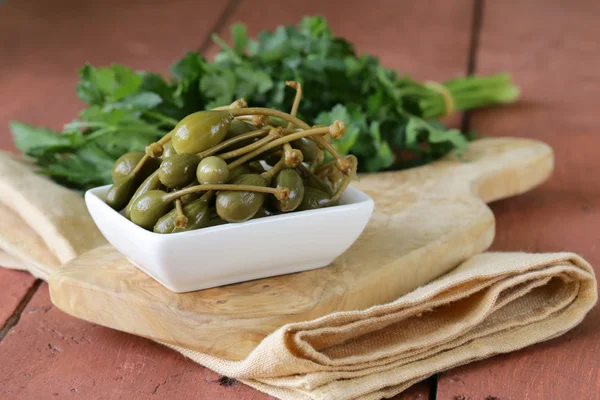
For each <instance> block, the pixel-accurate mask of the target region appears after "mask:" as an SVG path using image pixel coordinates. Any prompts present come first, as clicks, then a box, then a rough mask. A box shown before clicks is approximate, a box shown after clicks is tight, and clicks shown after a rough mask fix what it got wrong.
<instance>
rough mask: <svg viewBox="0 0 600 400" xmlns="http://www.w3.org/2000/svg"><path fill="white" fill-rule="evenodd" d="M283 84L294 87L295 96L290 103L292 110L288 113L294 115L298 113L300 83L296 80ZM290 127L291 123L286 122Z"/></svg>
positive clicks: (300, 96)
mask: <svg viewBox="0 0 600 400" xmlns="http://www.w3.org/2000/svg"><path fill="white" fill-rule="evenodd" d="M285 84H286V85H287V86H289V87H291V88H294V89H296V97H294V103H293V104H292V111H290V115H291V116H292V117H295V116H296V114H298V107H300V100H301V99H302V85H300V83H298V82H296V81H287V82H285ZM291 127H292V123H291V122H290V123H289V124H288V128H291Z"/></svg>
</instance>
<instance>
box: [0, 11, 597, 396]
mask: <svg viewBox="0 0 600 400" xmlns="http://www.w3.org/2000/svg"><path fill="white" fill-rule="evenodd" d="M232 3H233V6H231V7H230V12H229V13H228V15H225V16H224V18H223V20H224V23H223V24H222V25H219V27H220V29H219V32H221V33H223V34H224V33H225V32H227V31H228V25H229V24H230V23H231V22H235V21H244V22H246V23H248V24H249V26H250V31H251V32H256V31H258V30H260V29H266V28H272V27H274V26H276V25H277V24H278V23H280V22H285V23H288V22H295V21H296V20H297V19H298V18H299V17H300V15H299V14H296V13H307V14H309V13H315V12H319V13H322V14H324V15H325V16H326V17H328V18H329V20H330V22H331V23H332V25H333V27H334V29H335V30H336V31H337V32H339V33H341V34H344V35H346V36H347V37H348V38H349V39H350V40H352V41H353V42H355V43H356V44H357V49H358V50H359V51H369V52H372V53H374V54H377V55H379V56H380V57H381V58H382V61H383V62H384V63H385V64H386V65H388V66H390V67H395V68H401V69H402V70H405V71H406V72H409V73H411V74H414V75H415V76H417V77H418V78H421V79H444V78H447V77H451V76H454V75H457V74H462V73H464V71H465V69H466V66H467V63H468V54H467V52H468V48H469V37H470V30H471V26H470V19H471V12H472V8H473V1H471V0H469V1H467V0H465V1H455V2H446V1H441V0H431V1H420V2H408V1H402V2H398V1H368V2H366V1H357V0H355V1H351V2H345V4H344V6H343V7H340V6H339V5H337V4H331V3H325V2H323V1H314V0H311V1H308V2H307V1H303V2H294V3H293V4H291V3H286V6H285V7H282V6H281V2H274V1H272V2H269V3H267V2H265V1H264V0H260V1H259V0H245V1H237V0H235V1H231V2H229V4H232ZM332 3H333V2H332ZM485 3H486V4H485V7H484V11H485V19H484V22H483V26H482V33H481V38H480V39H481V42H480V47H479V54H478V57H477V62H478V64H477V72H482V73H484V72H497V71H501V70H506V71H511V72H512V73H513V75H514V76H515V77H516V78H517V80H518V82H519V84H521V85H522V86H523V89H524V99H523V101H522V102H521V104H520V105H519V106H516V107H509V108H502V109H492V110H489V111H485V112H476V113H474V115H473V121H472V122H473V127H474V128H476V129H477V130H478V131H479V132H480V133H483V134H491V135H495V136H505V135H507V134H516V133H518V135H520V136H529V137H532V138H537V139H541V140H543V141H546V142H548V143H550V144H551V145H552V146H553V147H554V149H555V151H556V155H557V157H556V170H555V172H554V175H553V179H551V180H550V182H548V183H547V184H545V185H544V186H542V187H541V188H539V189H537V190H536V191H534V192H532V193H530V194H525V195H523V196H520V197H518V198H515V199H511V200H505V201H500V202H497V203H496V204H493V205H492V209H493V211H494V212H495V214H496V219H497V236H496V241H495V245H494V247H493V248H495V249H497V250H511V251H513V250H528V251H552V250H563V249H566V250H573V251H577V252H579V253H580V254H582V255H583V256H584V257H585V258H586V259H588V260H589V261H590V262H591V263H592V264H593V265H595V266H597V265H599V262H600V254H599V251H600V250H599V247H598V244H597V239H596V238H597V236H598V226H600V225H599V223H600V213H599V212H598V210H599V209H600V207H599V206H600V204H599V203H598V199H599V198H600V196H598V189H599V186H598V183H597V182H598V180H597V177H596V173H595V171H596V170H597V169H598V168H599V167H600V161H599V160H598V157H597V156H596V148H597V147H598V146H596V144H598V135H597V132H598V128H599V125H600V123H599V122H598V117H597V109H598V105H599V104H598V99H600V95H599V92H600V90H599V88H598V83H599V81H598V79H597V78H596V75H597V71H598V70H600V68H599V67H600V65H599V61H598V56H597V53H598V52H597V49H598V47H597V40H596V39H595V38H597V37H598V35H599V34H600V33H598V29H597V23H595V22H596V20H597V19H598V16H599V15H600V10H598V3H597V2H595V1H592V0H581V1H578V2H569V1H566V0H563V1H555V2H550V3H549V2H542V1H540V0H528V1H525V2H519V1H513V0H511V1H505V2H491V1H487V2H485ZM254 4H259V5H260V4H271V5H272V4H277V6H270V7H268V6H267V7H263V8H260V9H259V8H255V6H254ZM227 5H228V3H227V2H225V1H224V2H214V1H213V2H208V1H183V0H181V1H165V0H162V1H154V2H145V1H140V0H137V1H133V0H127V1H119V2H117V1H115V0H110V1H103V2H85V3H82V2H78V1H75V0H69V1H67V0H62V1H53V2H45V1H42V0H22V1H12V0H8V1H7V2H3V3H2V4H0V49H2V52H1V54H0V127H2V129H1V130H0V147H2V148H4V149H14V147H13V146H12V143H11V142H10V138H9V135H8V131H7V130H6V129H5V128H6V126H7V123H8V121H9V120H22V121H27V122H30V123H33V124H45V125H49V126H52V127H54V128H59V127H60V126H61V125H62V124H63V123H65V122H67V121H69V120H71V119H72V117H73V116H74V115H75V113H76V112H77V111H78V110H79V109H80V107H81V103H80V102H79V101H78V100H77V99H76V96H75V91H74V85H75V83H76V81H77V76H76V73H75V71H76V69H77V68H79V67H81V65H82V63H83V62H85V61H88V60H89V61H92V62H94V63H100V64H107V63H110V62H113V61H116V62H122V63H127V64H128V65H132V66H135V67H143V68H148V69H157V70H164V69H166V68H167V67H168V65H169V64H170V63H171V61H172V59H174V58H177V57H179V56H180V55H181V53H182V52H183V51H185V50H187V49H189V48H200V47H202V46H203V44H204V43H205V42H206V41H207V35H206V34H207V33H208V32H210V30H211V29H213V27H215V26H217V21H218V20H219V17H220V15H219V13H220V12H221V11H222V10H223V9H224V8H225V7H226V6H227ZM236 5H237V8H236V7H235V6H236ZM182 10H183V11H182ZM340 14H341V15H343V16H344V18H339V19H338V18H337V17H336V16H337V15H340ZM181 15H186V16H189V15H194V18H195V20H196V22H197V23H196V24H193V25H191V27H190V26H188V25H186V29H185V30H184V31H183V33H182V29H181V25H180V18H181ZM249 15H252V18H247V17H246V16H249ZM360 18H368V20H369V21H370V23H369V25H366V24H362V23H357V22H356V21H357V20H359V19H360ZM107 20H108V21H109V22H107ZM417 33H418V34H417ZM224 36H226V35H225V34H224ZM211 51H213V52H214V49H211ZM524 128H526V129H524ZM21 280H24V281H25V282H27V283H26V284H25V286H20V289H17V290H13V289H7V290H5V289H6V288H8V287H9V285H7V284H6V282H9V283H10V286H11V287H19V285H21V284H22V282H21V283H19V281H21ZM0 282H1V283H0V285H2V286H1V287H0V305H2V306H4V305H5V304H6V305H7V304H12V305H10V306H8V308H6V309H8V310H9V311H8V314H10V313H12V312H13V311H11V310H14V309H15V308H16V307H17V306H18V303H19V302H21V301H22V300H23V301H25V302H26V301H27V299H23V296H25V294H26V293H27V292H28V290H29V289H28V288H30V287H31V285H32V284H33V282H34V280H33V278H31V277H29V276H27V275H26V274H24V273H19V272H13V271H6V270H2V269H0ZM13 285H16V286H13ZM7 293H13V294H14V295H13V294H11V295H7ZM11 298H12V299H13V300H10V299H11ZM6 299H9V300H6ZM14 299H19V300H18V301H15V300H14ZM33 301H35V302H36V303H35V305H34V303H30V305H29V306H28V307H29V308H27V311H25V313H23V314H22V315H21V319H20V320H19V322H18V324H17V325H16V326H14V327H13V328H12V329H11V330H10V335H9V336H7V337H6V338H5V339H4V340H2V342H0V359H2V360H3V363H1V364H0V398H9V399H10V398H20V399H31V398H34V399H37V398H40V397H42V398H45V397H51V398H52V395H53V394H55V393H60V396H54V398H62V397H67V396H68V395H77V394H78V395H79V396H80V397H82V398H86V399H105V398H112V399H119V398H123V399H135V398H144V399H145V398H148V397H149V396H148V393H150V394H151V393H152V392H153V391H154V389H155V388H157V389H156V392H155V393H154V396H152V397H155V398H207V399H209V398H235V399H263V398H268V396H265V395H263V394H261V393H259V392H256V391H254V390H252V389H249V388H247V387H245V386H244V385H240V384H237V386H235V387H227V386H220V385H218V384H217V383H216V382H215V381H217V380H218V379H219V378H220V377H219V376H217V375H216V374H214V373H212V372H210V371H208V370H206V369H204V368H202V367H199V366H197V365H195V364H192V363H189V362H187V361H185V360H183V359H182V358H181V357H179V356H176V355H175V354H174V353H173V352H169V351H166V350H164V349H163V348H161V347H159V346H156V345H154V344H153V343H152V342H150V341H147V340H145V339H141V338H137V337H134V336H131V335H127V334H123V333H120V332H116V331H113V330H110V329H105V328H102V327H96V328H93V329H94V331H95V332H94V333H95V336H94V341H93V343H94V344H95V346H83V347H81V346H79V345H71V346H68V347H66V348H67V349H68V351H62V352H50V351H49V350H46V349H49V348H48V345H49V344H51V343H52V344H54V342H55V341H56V336H53V335H55V334H54V333H52V330H55V331H58V332H61V333H62V331H61V330H60V329H61V328H63V327H65V326H68V328H69V333H70V334H71V336H73V337H75V338H76V340H77V337H82V336H85V335H87V332H88V331H90V330H91V329H92V325H91V324H89V323H86V322H83V321H80V320H76V319H74V318H71V317H67V316H66V315H65V314H63V313H62V312H60V311H58V310H56V309H51V307H52V306H51V303H50V301H49V298H48V296H47V289H46V286H45V285H42V286H41V287H40V288H39V289H38V291H37V293H36V295H35V297H34V299H33ZM11 302H12V303H11ZM39 307H42V308H39ZM46 308H47V309H48V310H49V311H48V312H47V313H46V314H44V311H43V310H44V309H46ZM36 309H37V310H36ZM3 310H5V309H4V308H3ZM34 310H35V311H34ZM28 311H34V312H28ZM2 312H4V313H5V314H4V315H6V311H2ZM46 315H48V318H46V317H45V316H46ZM14 316H15V315H14V314H13V315H7V317H8V318H11V317H14ZM7 317H4V318H5V319H6V318H7ZM598 318H600V315H599V312H598V310H597V309H596V310H595V311H594V312H593V313H592V314H591V315H590V316H589V317H588V318H587V319H586V321H584V323H583V324H582V325H581V326H580V327H579V328H577V329H575V330H574V331H573V332H571V333H569V334H567V335H566V336H564V337H562V338H558V339H555V340H553V341H550V342H548V343H545V344H541V345H538V346H534V347H533V348H531V349H527V350H524V351H521V352H517V353H514V354H510V355H504V356H499V357H496V358H492V359H490V360H487V361H482V362H479V363H476V364H473V365H470V366H468V367H464V368H458V369H455V370H453V371H451V372H449V373H448V374H445V375H443V376H442V377H441V378H440V385H439V388H438V396H437V397H438V398H439V399H443V400H454V399H455V398H461V397H460V396H464V398H465V399H467V398H469V397H470V398H471V399H472V400H476V399H485V398H486V397H489V398H493V397H494V396H495V397H497V398H502V399H504V400H507V399H521V398H526V399H529V400H538V399H539V400H542V399H547V398H552V399H563V398H566V399H569V398H582V399H584V398H585V399H588V398H589V399H594V398H598V397H594V395H596V394H598V393H600V389H599V387H598V384H599V381H598V378H597V371H598V370H599V364H598V361H597V360H598V359H599V358H598V354H599V346H598V337H600V335H599V334H598V333H599V332H598V327H597V326H598V324H597V321H598ZM12 320H14V318H12ZM1 321H2V319H0V324H2V322H1ZM42 328H43V329H42ZM12 332H15V333H16V334H12ZM86 337H87V336H86ZM78 341H79V340H78ZM7 343H10V346H6V344H7ZM83 349H85V350H83ZM31 360H35V362H34V361H31ZM34 364H35V368H34V367H33V365H34ZM13 365H14V366H15V368H12V366H13ZM19 366H20V367H19ZM13 369H14V370H15V371H20V372H21V373H14V371H13ZM92 370H93V374H87V375H86V374H85V373H84V371H88V372H89V371H92ZM115 371H124V373H121V374H119V372H116V373H114V372H115ZM590 371H591V372H590ZM593 373H595V374H596V375H595V376H596V378H595V381H594V378H593V376H592V375H591V374H593ZM50 375H51V379H50V378H49V376H50ZM5 376H8V377H9V379H3V378H4V377H5ZM106 377H109V378H110V379H109V378H106ZM111 379H112V380H111ZM144 382H150V383H149V384H148V385H146V386H144ZM163 382H164V384H163ZM221 382H222V383H225V384H226V383H227V381H226V380H222V381H221ZM432 382H433V383H434V382H435V380H428V381H427V382H425V383H424V384H423V385H421V386H420V387H416V388H413V391H412V392H410V391H409V392H407V393H405V394H403V395H401V396H399V397H401V398H403V399H428V398H430V397H429V394H431V393H430V392H429V383H432ZM74 384H77V386H74ZM151 384H153V386H150V385H151ZM159 384H160V385H159ZM140 385H141V386H140ZM434 386H435V385H434ZM139 387H142V389H140V390H139V391H138V388H139ZM73 388H75V389H76V391H73V392H71V389H73ZM7 390H10V391H11V393H12V394H13V395H10V396H8V395H6V394H5V392H6V391H7ZM3 391H4V392H3ZM204 394H206V395H204ZM204 396H205V397H204Z"/></svg>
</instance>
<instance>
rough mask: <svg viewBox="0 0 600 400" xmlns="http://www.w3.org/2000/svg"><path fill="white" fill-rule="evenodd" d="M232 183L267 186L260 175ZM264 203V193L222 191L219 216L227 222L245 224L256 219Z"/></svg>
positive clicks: (241, 178) (219, 199)
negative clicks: (251, 219) (253, 218)
mask: <svg viewBox="0 0 600 400" xmlns="http://www.w3.org/2000/svg"><path fill="white" fill-rule="evenodd" d="M232 183H233V184H237V185H253V186H265V187H266V186H267V180H266V179H265V178H263V177H262V176H260V175H258V174H246V175H241V176H238V177H237V178H235V179H234V180H233V181H232ZM264 201H265V194H264V193H258V192H246V191H234V190H225V191H220V192H219V193H218V194H217V202H216V205H217V214H218V215H219V217H221V218H222V219H224V220H225V221H227V222H244V221H247V220H249V219H250V218H252V217H254V215H255V214H256V213H257V212H258V210H259V209H260V207H261V206H262V205H263V203H264Z"/></svg>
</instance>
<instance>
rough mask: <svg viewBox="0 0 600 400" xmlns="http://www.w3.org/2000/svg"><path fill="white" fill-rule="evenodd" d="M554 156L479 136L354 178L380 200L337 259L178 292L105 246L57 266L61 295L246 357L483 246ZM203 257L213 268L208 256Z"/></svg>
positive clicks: (150, 329)
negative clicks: (509, 200) (460, 149)
mask: <svg viewBox="0 0 600 400" xmlns="http://www.w3.org/2000/svg"><path fill="white" fill-rule="evenodd" d="M553 163H554V158H553V151H552V149H551V148H550V147H549V146H548V145H546V144H544V143H541V142H537V141H533V140H528V139H516V138H496V139H482V140H478V141H476V142H473V143H472V144H471V145H470V147H469V150H468V151H467V152H466V153H465V154H464V155H463V158H462V159H459V158H458V157H457V156H456V155H450V156H447V157H445V158H444V159H442V160H440V161H437V162H434V163H432V164H429V165H426V166H423V167H418V168H413V169H409V170H404V171H398V172H385V173H379V174H366V175H361V178H360V181H359V182H357V183H356V184H355V186H356V187H358V188H359V189H361V190H363V191H365V192H366V193H367V194H368V195H369V196H371V197H372V198H373V199H374V201H375V210H374V212H373V215H372V217H371V220H370V221H369V224H368V225H367V227H366V228H365V230H364V232H363V233H362V234H361V236H360V237H359V239H358V240H357V241H356V242H355V243H354V244H353V245H352V246H351V247H350V249H348V250H347V251H346V252H345V253H344V254H342V255H341V256H340V257H338V258H337V259H336V260H335V261H334V262H333V263H332V264H331V265H329V266H327V267H324V268H320V269H315V270H310V271H305V272H299V273H294V274H288V275H281V276H276V277H271V278H265V279H259V280H254V281H248V282H243V283H238V284H234V285H228V286H222V287H217V288H211V289H205V290H201V291H197V292H191V293H183V294H177V293H174V292H171V291H169V290H168V289H166V288H164V287H163V286H161V285H160V284H159V283H157V282H156V281H154V280H153V279H152V278H150V277H149V276H147V275H146V274H144V273H143V272H141V271H140V270H138V269H137V268H136V267H134V266H133V265H131V264H130V263H129V262H128V261H127V260H126V259H125V257H124V256H123V255H121V254H120V253H119V252H117V251H116V250H115V249H114V248H113V247H112V246H110V245H105V246H103V247H99V248H97V249H94V250H92V251H90V252H87V253H85V254H83V255H81V256H80V257H78V258H76V259H74V260H73V261H71V262H69V263H67V264H65V265H64V266H63V267H61V268H60V269H59V270H58V271H57V272H55V273H54V274H53V276H52V277H51V278H50V294H51V298H52V302H53V303H54V304H55V305H56V306H57V307H58V308H60V309H61V310H63V311H65V312H67V313H69V314H71V315H73V316H76V317H78V318H82V319H85V320H88V321H91V322H94V323H97V324H101V325H104V326H108V327H111V328H114V329H118V330H121V331H125V332H130V333H133V334H136V335H139V336H144V337H148V338H151V339H155V340H159V341H163V342H167V343H171V344H175V345H179V346H183V347H186V348H189V349H195V350H198V351H201V352H204V353H208V354H210V355H213V356H217V357H222V358H226V359H231V360H239V359H243V358H245V357H246V356H247V355H248V354H249V352H251V351H252V350H253V349H254V348H255V347H256V346H257V345H258V343H260V341H261V340H262V339H263V338H264V337H265V336H267V335H268V334H269V333H271V332H273V331H275V330H276V329H277V328H279V327H281V326H282V325H284V324H286V323H290V322H296V321H304V320H311V319H314V318H318V317H320V316H323V315H326V314H329V313H332V312H335V311H342V310H357V309H364V308H367V307H370V306H373V305H376V304H382V303H386V302H390V301H393V300H395V299H397V298H398V297H399V296H401V295H402V294H405V293H407V292H409V291H411V290H413V289H415V288H416V287H418V286H420V285H423V284H425V283H427V282H429V281H431V280H433V279H435V278H437V277H439V276H440V275H442V274H444V273H445V272H447V271H449V270H450V269H452V268H453V267H455V266H456V265H457V264H458V263H460V262H461V261H463V260H465V259H467V258H468V257H470V256H472V255H474V254H476V253H479V252H482V251H485V250H486V249H487V248H488V247H489V246H490V244H491V243H492V241H493V238H494V234H495V221H494V216H493V214H492V212H491V210H490V209H489V208H488V206H487V205H486V202H491V201H494V200H497V199H501V198H505V197H509V196H514V195H517V194H520V193H523V192H525V191H527V190H529V189H531V188H533V187H535V186H536V185H538V184H540V183H541V182H543V181H544V180H546V179H547V178H548V177H549V176H550V174H551V172H552V169H553ZM232 251H235V249H232ZM198 267H199V268H210V260H199V261H198Z"/></svg>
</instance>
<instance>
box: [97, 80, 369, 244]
mask: <svg viewBox="0 0 600 400" xmlns="http://www.w3.org/2000/svg"><path fill="white" fill-rule="evenodd" d="M286 84H287V85H288V86H291V87H293V88H295V89H296V97H295V99H294V104H293V107H292V111H291V112H290V113H285V112H281V111H278V110H274V109H270V108H258V107H248V105H247V104H246V102H245V100H244V99H239V100H236V101H235V102H233V103H232V104H231V105H229V106H224V107H218V108H215V109H212V110H204V111H199V112H195V113H193V114H190V115H188V116H186V117H185V118H183V119H182V120H181V121H179V123H178V124H177V125H176V126H175V127H174V128H173V129H172V130H171V131H170V132H169V133H167V134H166V135H165V136H163V137H162V138H161V139H160V140H159V141H157V142H155V143H152V144H151V145H149V146H148V147H146V151H145V152H144V151H140V152H131V153H126V154H123V155H122V156H121V157H120V158H119V159H118V160H117V161H116V162H115V164H114V166H113V169H112V180H113V185H112V186H111V187H110V189H109V190H108V192H107V194H106V203H107V204H108V205H109V206H110V207H112V208H113V209H115V210H117V211H119V212H122V213H124V215H125V216H126V217H127V218H128V219H129V220H131V221H132V222H133V223H135V224H137V225H139V226H141V227H143V228H144V229H147V230H151V231H154V232H156V233H175V232H185V231H189V230H194V229H200V228H205V227H209V226H215V225H220V224H225V223H235V222H244V221H248V220H249V219H252V218H262V217H268V216H271V215H276V214H280V213H288V212H293V211H302V210H311V209H316V208H322V207H328V206H333V205H336V204H338V202H339V200H340V197H341V195H342V194H343V192H344V190H345V189H346V187H347V186H348V184H349V183H350V181H351V180H352V179H354V178H355V177H356V169H357V160H356V157H354V156H352V155H349V156H345V157H343V156H341V155H340V154H339V153H338V152H337V151H336V150H335V149H334V147H333V146H332V145H331V138H336V139H337V138H341V137H342V136H343V135H344V132H345V125H344V123H343V122H342V121H335V122H334V123H333V124H331V125H330V126H309V125H308V124H306V123H305V122H304V121H302V120H300V119H298V118H297V117H296V113H297V110H298V105H299V103H300V99H301V96H302V90H301V87H300V85H299V84H298V83H297V82H294V81H291V82H286ZM326 155H327V157H326Z"/></svg>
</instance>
